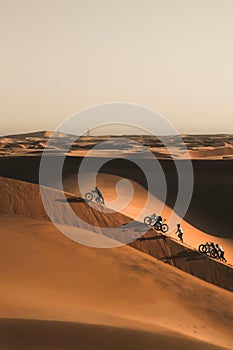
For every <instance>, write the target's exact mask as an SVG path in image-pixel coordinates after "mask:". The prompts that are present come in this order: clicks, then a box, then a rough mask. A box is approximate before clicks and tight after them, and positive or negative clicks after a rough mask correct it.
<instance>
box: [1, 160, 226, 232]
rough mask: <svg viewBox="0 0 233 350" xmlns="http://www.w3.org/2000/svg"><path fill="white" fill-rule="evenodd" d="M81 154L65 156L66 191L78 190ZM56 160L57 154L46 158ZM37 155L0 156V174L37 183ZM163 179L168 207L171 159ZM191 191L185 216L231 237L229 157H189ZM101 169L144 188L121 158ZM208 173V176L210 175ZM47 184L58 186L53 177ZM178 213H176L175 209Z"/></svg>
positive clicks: (173, 182)
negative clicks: (192, 174)
mask: <svg viewBox="0 0 233 350" xmlns="http://www.w3.org/2000/svg"><path fill="white" fill-rule="evenodd" d="M81 160H82V158H77V157H73V158H72V157H67V159H66V162H65V166H64V171H63V173H64V185H65V189H66V191H68V192H71V193H75V194H78V189H77V181H76V180H77V170H78V167H79V164H80V162H81ZM50 161H51V163H53V162H54V164H56V161H57V157H55V156H54V157H51V158H50ZM39 165H40V157H16V158H0V175H1V176H6V177H13V178H16V179H20V180H24V181H29V182H34V183H38V181H39ZM161 165H162V167H163V169H164V173H165V175H166V180H167V188H168V193H167V200H166V204H167V205H168V206H169V207H171V208H172V207H173V206H174V201H175V199H176V194H177V188H178V187H177V186H178V184H177V175H176V169H175V167H174V164H173V162H172V161H161ZM193 169H194V191H193V196H192V200H191V203H190V206H189V208H188V211H187V214H186V216H185V221H187V222H189V223H190V224H191V225H192V226H194V227H196V228H197V229H199V230H201V231H204V232H206V233H207V234H209V235H212V236H216V237H222V238H232V230H231V227H232V226H233V217H232V215H231V198H232V197H233V187H232V173H233V162H232V161H203V160H202V161H193ZM101 172H102V173H105V174H114V175H117V176H120V177H122V178H128V179H131V180H133V181H135V182H136V183H138V184H140V185H142V186H143V187H144V188H146V186H147V185H146V181H145V178H144V177H143V174H142V172H141V171H140V170H139V169H138V168H137V167H135V166H134V165H133V164H131V163H130V162H128V163H127V162H126V161H123V160H121V159H119V160H116V161H112V162H111V163H107V164H106V165H105V166H103V167H102V169H101ZM210 174H211V176H210ZM49 186H51V187H54V188H58V184H57V181H56V178H55V177H53V178H51V180H50V183H49ZM178 214H179V213H178Z"/></svg>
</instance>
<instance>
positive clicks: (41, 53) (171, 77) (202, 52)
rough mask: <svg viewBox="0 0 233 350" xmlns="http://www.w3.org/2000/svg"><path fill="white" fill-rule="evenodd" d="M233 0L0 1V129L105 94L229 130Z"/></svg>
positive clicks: (40, 124)
mask: <svg viewBox="0 0 233 350" xmlns="http://www.w3.org/2000/svg"><path fill="white" fill-rule="evenodd" d="M232 18H233V1H232V0H195V1H194V0H192V1H190V0H151V1H150V0H143V1H142V0H140V1H138V0H116V1H111V0H91V1H90V0H83V1H79V0H40V1H39V0H20V1H19V0H14V1H12V0H0V33H1V34H0V35H1V41H0V45H1V56H0V70H1V72H0V73H1V87H0V90H1V91H0V96H1V103H0V115H1V124H0V134H7V133H17V132H25V131H33V130H42V129H50V130H51V129H54V128H56V127H57V125H58V124H59V123H61V122H62V120H63V119H65V118H66V117H67V116H69V115H70V114H73V113H75V112H76V111H78V110H80V109H83V108H85V107H89V106H91V105H94V104H100V103H104V102H111V101H124V102H132V103H136V104H141V105H145V106H148V107H150V108H153V109H155V110H156V111H158V112H159V113H161V114H162V115H164V116H166V117H167V118H168V119H169V120H170V122H172V123H173V124H174V125H175V127H176V128H177V129H178V130H179V131H180V132H192V133H199V132H229V133H233V121H232V116H233V19H232Z"/></svg>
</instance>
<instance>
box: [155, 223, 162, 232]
mask: <svg viewBox="0 0 233 350" xmlns="http://www.w3.org/2000/svg"><path fill="white" fill-rule="evenodd" d="M154 229H155V230H156V231H161V230H162V225H161V224H160V222H156V224H155V225H154Z"/></svg>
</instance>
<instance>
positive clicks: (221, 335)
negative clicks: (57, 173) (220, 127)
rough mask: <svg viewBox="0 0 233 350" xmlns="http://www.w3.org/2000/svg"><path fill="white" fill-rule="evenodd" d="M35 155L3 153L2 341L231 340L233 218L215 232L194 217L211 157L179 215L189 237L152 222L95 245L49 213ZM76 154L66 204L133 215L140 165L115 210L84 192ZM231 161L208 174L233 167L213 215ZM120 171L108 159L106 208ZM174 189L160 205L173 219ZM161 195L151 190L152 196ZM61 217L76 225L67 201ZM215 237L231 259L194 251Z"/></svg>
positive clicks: (88, 213) (115, 217)
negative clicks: (121, 241) (79, 239)
mask: <svg viewBox="0 0 233 350" xmlns="http://www.w3.org/2000/svg"><path fill="white" fill-rule="evenodd" d="M37 136H38V135H37ZM40 136H41V135H40ZM42 136H43V135H42ZM22 149H23V147H22ZM39 161H40V159H39V157H38V156H35V155H34V156H33V157H32V156H30V157H28V156H25V155H22V154H21V155H20V157H19V156H18V155H17V157H14V156H13V157H12V156H11V157H6V156H4V157H3V158H2V159H0V165H1V175H2V177H1V178H0V194H1V201H0V240H1V244H0V250H1V252H0V269H1V273H0V279H1V289H0V295H1V298H0V300H1V304H0V317H1V319H0V324H1V326H0V349H4V350H5V349H7V350H8V349H14V350H15V349H25V348H28V349H32V350H34V349H46V350H47V349H48V350H50V349H64V350H65V349H119V348H121V349H135V350H137V349H148V350H149V349H187V348H190V349H203V350H204V349H231V348H232V342H233V338H232V326H233V310H232V308H231V307H230V306H231V305H232V302H233V295H232V290H233V277H232V276H233V274H232V271H233V270H232V266H231V264H232V263H233V247H232V245H233V244H232V235H231V233H230V230H229V222H230V221H227V222H225V226H224V225H223V226H221V227H222V230H221V233H220V227H219V229H218V230H217V233H216V231H215V230H214V227H215V226H214V223H212V222H210V221H209V218H207V219H206V217H205V215H203V216H202V217H200V220H198V222H197V220H196V219H195V218H196V217H197V216H196V215H197V213H198V215H199V213H200V211H199V210H200V209H199V208H198V209H197V208H195V206H201V207H202V206H203V207H202V210H205V201H204V204H203V202H202V201H200V197H198V194H199V195H200V192H201V193H203V192H202V190H203V189H204V188H205V186H206V183H207V182H206V180H205V179H206V177H207V175H206V176H204V175H203V174H207V170H208V165H207V164H204V163H201V164H199V163H198V164H197V165H196V167H195V169H194V171H196V172H198V171H200V169H201V171H203V173H202V175H201V176H200V173H199V177H198V178H197V180H196V186H197V185H198V190H197V189H195V188H194V200H193V201H192V202H191V205H190V208H189V211H188V215H187V217H185V218H184V220H183V222H182V227H183V228H184V232H185V234H184V244H181V243H180V242H178V240H177V236H176V235H175V233H174V232H170V233H168V234H167V235H161V234H158V233H156V232H155V231H153V230H150V231H149V232H148V233H147V234H146V235H145V236H144V237H142V240H137V241H135V242H133V243H132V244H131V245H128V246H121V247H117V248H112V249H104V248H102V249H96V248H92V247H87V246H83V245H81V244H78V243H76V242H73V241H72V240H70V239H68V238H67V237H65V236H64V235H63V234H61V232H60V231H59V230H58V229H57V228H56V227H55V226H54V225H53V224H52V223H51V222H50V220H49V219H48V217H47V214H46V212H45V210H44V208H43V205H42V203H41V199H40V192H39V187H38V166H39ZM76 161H77V159H76V158H75V157H74V158H72V157H71V158H70V160H69V161H68V163H67V165H66V168H65V171H64V188H65V191H67V193H66V197H67V198H68V199H70V200H68V202H67V203H65V205H68V206H70V207H71V208H72V209H73V211H74V212H75V213H77V214H78V215H80V216H81V217H82V219H84V220H87V221H89V222H90V223H91V224H93V225H96V226H98V227H100V228H101V227H115V226H119V225H124V224H126V223H128V222H129V221H131V220H132V218H133V219H135V218H137V215H138V212H139V210H140V207H141V206H143V204H144V201H145V198H146V189H145V186H144V183H143V178H142V177H141V176H140V174H139V173H137V172H136V173H135V172H132V171H130V169H129V171H128V179H129V180H130V181H131V183H132V186H133V187H134V190H135V191H134V197H133V199H132V201H131V202H130V203H129V204H128V205H127V206H126V207H124V208H122V209H121V210H120V211H119V212H118V213H116V212H114V211H113V210H112V212H111V213H110V214H109V213H105V212H104V211H102V210H100V211H98V210H96V209H98V208H95V206H94V207H93V208H90V207H89V206H88V205H87V204H86V203H85V202H83V201H82V200H81V198H80V193H79V189H78V188H77V184H76V182H75V181H74V173H75V171H74V169H75V166H76ZM218 162H219V163H218ZM221 162H223V164H225V166H224V165H222V164H220V163H221ZM228 162H229V163H226V162H225V161H223V160H221V161H220V160H219V161H216V162H215V163H211V166H212V165H213V166H214V167H215V169H216V172H217V178H214V176H215V175H214V173H212V174H213V178H212V183H213V185H214V181H217V180H219V179H222V177H221V176H220V175H219V174H220V173H221V174H223V175H224V174H228V175H229V182H228V183H227V181H228V180H227V181H225V183H224V181H222V182H221V184H220V187H221V186H222V187H221V188H222V189H224V190H223V191H224V192H223V193H222V194H219V193H220V192H219V191H217V193H215V205H214V208H215V211H214V212H212V215H213V217H215V215H217V214H218V213H219V211H220V212H221V210H222V211H223V210H224V208H225V207H226V208H228V207H229V205H230V204H229V203H230V202H228V199H227V198H226V188H225V187H224V186H226V187H227V184H230V175H231V174H232V172H230V170H231V169H232V165H231V161H228ZM166 166H167V167H168V168H169V165H166V164H165V167H166ZM202 167H204V170H205V171H204V170H203V168H202ZM226 167H227V169H229V171H228V173H227V172H226ZM201 171H200V172H201ZM111 172H114V174H112V173H111ZM228 175H227V176H228ZM197 176H198V174H197ZM122 177H123V178H125V176H124V174H119V173H117V172H116V173H115V171H114V167H110V168H109V169H106V168H105V170H104V171H103V172H101V173H100V174H99V176H98V178H97V182H98V185H99V186H100V188H101V189H102V188H103V195H104V197H105V199H106V202H107V204H109V206H110V207H111V203H113V202H112V201H114V200H115V199H117V193H116V190H115V186H116V183H117V182H118V181H119V180H120V179H121V178H122ZM168 177H169V176H168ZM224 179H225V177H224ZM227 179H228V178H227ZM22 180H23V181H22ZM50 185H51V186H50V188H48V189H47V191H48V192H49V193H52V195H54V196H55V198H56V196H58V195H59V189H57V184H56V181H55V180H54V179H51V184H50ZM200 186H202V187H201V191H200ZM209 186H211V184H209ZM199 191H200V192H199ZM169 195H170V198H168V202H167V203H166V205H165V207H164V209H163V216H165V217H166V218H167V219H168V220H169V216H170V214H171V208H170V206H169V204H171V203H172V196H173V193H172V192H171V193H170V194H169ZM221 195H225V202H224V203H222V202H221V201H219V199H221ZM195 196H196V197H195ZM218 196H220V197H219V198H218ZM123 199H124V198H123ZM123 199H122V198H121V200H122V201H123ZM198 199H199V200H198ZM204 199H205V193H203V200H204ZM210 201H211V199H210ZM158 203H159V199H158V198H154V205H155V206H157V205H158ZM210 206H211V203H210ZM222 207H223V208H222ZM61 208H62V207H61ZM211 208H213V207H211ZM112 209H114V205H113V208H112ZM152 209H154V208H152V207H151V208H148V210H149V211H150V210H151V211H152V212H153V210H152ZM230 209H231V206H230V207H229V211H230ZM207 213H208V211H207ZM207 216H208V215H207ZM227 218H228V217H227ZM194 219H195V220H194ZM215 219H216V218H215ZM57 220H60V223H61V224H65V225H69V224H70V222H69V218H67V217H65V216H64V215H62V210H61V212H58V213H57ZM228 220H229V219H228ZM231 220H232V219H231ZM216 222H217V220H216ZM194 224H195V227H194ZM141 225H143V224H142V222H138V221H136V228H135V229H139V230H140V227H141ZM209 240H213V241H216V240H217V241H218V242H219V243H221V244H222V245H223V246H224V248H225V251H226V257H227V259H228V262H227V263H222V262H219V261H216V260H213V259H210V258H206V257H204V256H202V255H201V254H200V253H198V252H197V250H196V249H197V246H198V244H200V243H202V242H206V241H209Z"/></svg>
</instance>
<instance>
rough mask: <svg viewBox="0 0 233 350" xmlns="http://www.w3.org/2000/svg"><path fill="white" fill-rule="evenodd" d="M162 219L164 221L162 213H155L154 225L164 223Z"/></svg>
mask: <svg viewBox="0 0 233 350" xmlns="http://www.w3.org/2000/svg"><path fill="white" fill-rule="evenodd" d="M162 221H163V218H162V216H160V215H158V216H156V215H155V223H154V227H156V226H157V225H158V224H159V225H162Z"/></svg>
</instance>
